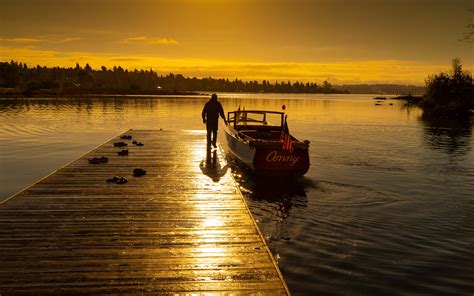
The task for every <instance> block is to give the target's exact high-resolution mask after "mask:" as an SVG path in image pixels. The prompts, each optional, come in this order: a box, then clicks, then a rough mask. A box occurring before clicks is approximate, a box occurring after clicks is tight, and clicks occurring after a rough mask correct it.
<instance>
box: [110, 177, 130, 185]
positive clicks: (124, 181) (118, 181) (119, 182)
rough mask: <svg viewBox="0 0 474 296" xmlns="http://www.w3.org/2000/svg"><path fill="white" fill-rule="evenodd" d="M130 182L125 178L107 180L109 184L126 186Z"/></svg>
mask: <svg viewBox="0 0 474 296" xmlns="http://www.w3.org/2000/svg"><path fill="white" fill-rule="evenodd" d="M127 182H128V180H127V179H125V178H124V177H117V176H114V177H113V178H110V179H107V183H115V184H125V183H127Z"/></svg>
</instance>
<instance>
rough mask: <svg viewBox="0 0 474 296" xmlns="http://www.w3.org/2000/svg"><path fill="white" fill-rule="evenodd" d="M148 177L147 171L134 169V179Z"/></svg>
mask: <svg viewBox="0 0 474 296" xmlns="http://www.w3.org/2000/svg"><path fill="white" fill-rule="evenodd" d="M144 175H146V170H144V169H134V170H133V176H134V177H141V176H144Z"/></svg>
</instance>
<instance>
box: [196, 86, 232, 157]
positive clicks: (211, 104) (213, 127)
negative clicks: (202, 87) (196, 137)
mask: <svg viewBox="0 0 474 296" xmlns="http://www.w3.org/2000/svg"><path fill="white" fill-rule="evenodd" d="M219 115H220V116H221V117H222V119H224V123H225V124H226V125H227V120H226V119H225V115H224V109H223V108H222V105H221V103H220V102H219V101H218V100H217V95H216V94H212V96H211V99H210V100H209V101H208V102H207V103H206V104H205V105H204V108H203V109H202V122H203V123H205V124H206V129H207V146H208V147H210V146H211V143H212V146H214V148H216V147H217V129H218V126H219ZM211 134H212V140H211Z"/></svg>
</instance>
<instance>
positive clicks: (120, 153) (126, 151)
mask: <svg viewBox="0 0 474 296" xmlns="http://www.w3.org/2000/svg"><path fill="white" fill-rule="evenodd" d="M117 154H118V155H128V149H125V150H122V151H119V152H117Z"/></svg>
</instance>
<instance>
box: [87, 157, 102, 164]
mask: <svg viewBox="0 0 474 296" xmlns="http://www.w3.org/2000/svg"><path fill="white" fill-rule="evenodd" d="M88 160H89V163H101V161H100V158H98V157H93V158H89V159H88Z"/></svg>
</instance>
